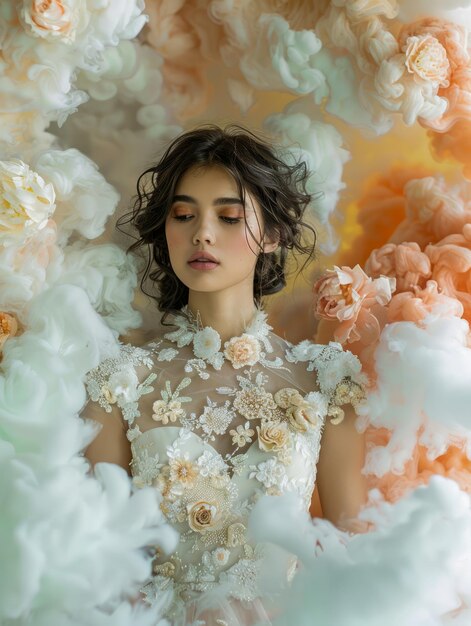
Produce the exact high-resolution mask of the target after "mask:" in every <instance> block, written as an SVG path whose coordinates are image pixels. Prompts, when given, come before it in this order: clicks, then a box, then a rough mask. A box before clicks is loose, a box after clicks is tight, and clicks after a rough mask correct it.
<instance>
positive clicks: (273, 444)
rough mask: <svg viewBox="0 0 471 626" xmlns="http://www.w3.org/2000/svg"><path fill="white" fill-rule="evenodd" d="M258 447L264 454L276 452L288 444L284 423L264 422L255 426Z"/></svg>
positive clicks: (288, 435) (288, 439)
mask: <svg viewBox="0 0 471 626" xmlns="http://www.w3.org/2000/svg"><path fill="white" fill-rule="evenodd" d="M257 432H258V445H259V446H260V449H261V450H265V452H271V451H273V452H278V451H279V450H282V449H283V448H285V447H287V446H288V445H289V443H290V434H289V431H288V427H287V425H286V423H284V422H279V423H271V422H264V423H262V426H261V427H259V426H257Z"/></svg>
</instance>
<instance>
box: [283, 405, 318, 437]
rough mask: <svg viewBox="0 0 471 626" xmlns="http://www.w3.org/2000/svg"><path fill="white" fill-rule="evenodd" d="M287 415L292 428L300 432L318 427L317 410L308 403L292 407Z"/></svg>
mask: <svg viewBox="0 0 471 626" xmlns="http://www.w3.org/2000/svg"><path fill="white" fill-rule="evenodd" d="M286 415H287V417H288V419H289V423H290V424H291V426H292V427H293V428H294V429H295V430H298V431H300V432H305V431H306V430H307V429H308V428H312V427H313V426H317V424H318V421H319V419H318V416H317V413H316V411H315V409H314V408H313V407H312V406H311V405H310V404H308V403H307V402H303V404H301V405H300V406H295V405H292V406H290V407H288V409H287V411H286Z"/></svg>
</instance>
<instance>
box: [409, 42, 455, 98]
mask: <svg viewBox="0 0 471 626" xmlns="http://www.w3.org/2000/svg"><path fill="white" fill-rule="evenodd" d="M405 54H406V61H405V63H406V67H407V69H408V71H409V72H410V73H411V74H415V75H416V76H418V77H419V79H421V80H424V81H427V82H431V83H434V84H437V85H440V86H442V87H448V85H449V84H450V83H449V80H448V77H449V75H450V62H449V61H448V56H447V52H446V50H445V48H444V47H443V46H442V44H441V43H440V42H439V41H438V39H436V38H435V37H433V36H432V35H413V36H412V37H408V38H407V41H406V49H405Z"/></svg>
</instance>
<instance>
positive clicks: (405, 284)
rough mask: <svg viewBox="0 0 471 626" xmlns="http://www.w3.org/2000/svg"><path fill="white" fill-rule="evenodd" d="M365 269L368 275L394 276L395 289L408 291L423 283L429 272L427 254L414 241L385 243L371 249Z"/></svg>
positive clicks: (429, 265)
mask: <svg viewBox="0 0 471 626" xmlns="http://www.w3.org/2000/svg"><path fill="white" fill-rule="evenodd" d="M365 271H366V272H367V273H368V274H369V275H370V276H373V277H375V276H380V275H381V274H383V275H386V276H393V277H395V278H396V287H397V289H396V290H397V291H398V292H400V291H408V290H410V289H412V288H413V287H415V286H416V285H419V286H420V287H423V286H424V285H425V279H426V278H428V277H429V276H430V274H431V264H430V259H429V258H428V256H427V255H426V254H425V253H424V252H422V251H421V249H420V246H419V245H418V244H417V243H415V242H413V241H412V242H405V243H401V244H399V245H396V244H394V243H387V244H386V245H384V246H382V247H381V248H379V250H373V252H372V253H371V255H370V257H369V259H368V260H367V262H366V264H365Z"/></svg>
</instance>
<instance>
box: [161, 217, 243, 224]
mask: <svg viewBox="0 0 471 626" xmlns="http://www.w3.org/2000/svg"><path fill="white" fill-rule="evenodd" d="M192 217H193V216H192V215H174V216H173V219H174V220H177V222H188V218H192ZM220 219H221V220H222V221H223V222H226V224H237V223H238V222H240V221H241V220H242V218H241V217H226V216H225V215H221V216H220Z"/></svg>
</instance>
